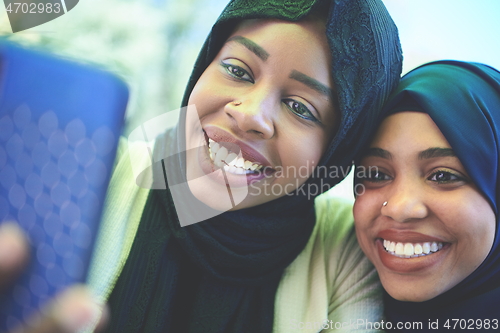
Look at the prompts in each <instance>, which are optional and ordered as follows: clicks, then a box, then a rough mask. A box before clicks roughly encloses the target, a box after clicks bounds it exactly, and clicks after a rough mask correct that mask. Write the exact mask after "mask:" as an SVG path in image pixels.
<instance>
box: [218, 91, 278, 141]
mask: <svg viewBox="0 0 500 333" xmlns="http://www.w3.org/2000/svg"><path fill="white" fill-rule="evenodd" d="M255 95H256V94H254V95H250V96H245V97H243V98H241V99H238V98H234V99H232V100H231V101H230V102H229V103H227V104H226V106H225V113H226V114H227V115H228V117H229V118H231V120H232V121H233V124H234V126H235V127H237V130H239V131H241V132H242V136H252V137H256V136H257V137H260V138H262V139H270V138H272V137H273V136H274V134H275V128H274V119H273V118H274V114H273V110H275V108H276V107H275V106H274V105H273V103H274V101H273V99H272V98H271V97H272V96H255Z"/></svg>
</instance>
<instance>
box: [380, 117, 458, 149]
mask: <svg viewBox="0 0 500 333" xmlns="http://www.w3.org/2000/svg"><path fill="white" fill-rule="evenodd" d="M371 146H372V147H380V148H384V149H387V150H389V151H405V152H408V151H410V150H419V151H421V150H424V149H427V148H430V147H441V148H451V146H450V144H449V143H448V141H447V140H446V138H445V137H444V135H443V133H442V132H441V131H440V130H439V127H437V125H436V123H435V122H434V121H433V120H432V118H431V117H430V116H429V115H428V114H427V113H423V112H413V111H404V112H398V113H395V114H392V115H390V116H389V117H387V118H385V120H384V121H383V122H382V124H381V125H380V127H379V129H378V131H377V134H376V135H375V138H374V139H373V141H372V143H371Z"/></svg>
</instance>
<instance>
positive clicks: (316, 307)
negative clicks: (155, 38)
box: [90, 0, 402, 333]
mask: <svg viewBox="0 0 500 333" xmlns="http://www.w3.org/2000/svg"><path fill="white" fill-rule="evenodd" d="M401 58H402V57H401V49H400V45H399V39H398V34H397V30H396V27H395V26H394V23H393V22H392V20H391V18H390V16H389V14H388V13H387V11H386V9H385V7H384V6H383V4H382V2H381V1H379V0H337V1H333V0H332V1H329V0H302V1H267V0H266V1H264V0H234V1H231V2H230V3H229V5H228V6H227V7H226V9H225V10H224V12H223V13H222V15H221V16H220V18H219V19H218V21H217V23H216V24H215V25H214V27H213V29H212V31H211V33H210V35H209V37H208V38H207V41H206V43H205V45H204V47H203V48H202V50H201V52H200V55H199V57H198V60H197V62H196V64H195V66H194V69H193V73H192V76H191V78H190V81H189V83H188V87H187V89H186V93H185V97H184V101H183V106H187V105H188V104H189V105H195V106H196V108H197V111H198V116H199V119H200V123H201V125H200V126H201V128H200V130H198V133H199V134H201V133H202V134H203V136H202V140H199V141H198V142H199V143H200V142H201V148H198V147H197V148H196V149H195V152H196V153H197V155H196V156H195V158H194V159H190V158H191V157H190V155H189V152H188V153H186V154H184V153H179V154H178V155H174V156H173V157H172V158H167V159H165V160H163V161H162V162H161V163H162V164H161V170H160V171H162V170H166V173H167V177H166V178H167V180H168V183H169V188H167V189H156V190H151V191H146V190H144V189H141V190H139V189H137V186H136V184H135V182H133V183H132V185H130V186H128V185H127V184H129V183H130V178H127V177H129V175H128V174H126V167H125V166H124V165H125V164H124V163H119V164H118V166H117V168H116V171H115V174H114V175H113V180H112V181H111V187H110V194H109V196H108V202H107V208H106V213H105V215H104V218H103V226H102V229H101V235H100V238H99V239H98V242H97V252H96V253H97V255H96V256H95V258H94V263H93V267H92V269H91V274H90V284H91V285H92V286H93V287H94V288H95V290H96V292H97V293H98V294H99V297H100V298H101V301H102V302H106V301H107V300H109V304H110V309H111V320H110V327H109V328H108V331H109V332H120V333H123V332H174V333H177V332H203V333H207V332H238V333H240V332H252V333H254V332H259V333H265V332H272V331H275V332H287V333H288V332H292V331H294V330H298V331H301V330H302V329H304V328H305V327H308V330H309V331H315V330H316V331H318V330H320V329H321V327H320V326H321V325H322V322H323V320H326V319H327V318H328V317H327V316H328V315H329V314H330V313H334V312H335V310H337V309H339V310H338V317H339V320H340V319H343V317H342V316H343V315H344V314H343V313H342V311H343V309H344V308H343V307H342V300H344V301H345V303H346V305H350V304H352V303H356V302H361V303H362V302H363V300H364V298H365V297H368V298H370V297H374V295H375V294H376V293H375V292H374V290H376V286H377V282H376V280H375V279H374V272H373V270H372V267H371V266H370V265H369V264H368V263H367V262H366V261H365V260H364V258H363V257H362V256H361V255H360V251H358V250H359V249H358V248H357V247H356V245H355V242H351V243H349V245H352V247H349V248H347V247H344V248H340V249H339V251H338V253H337V255H338V258H339V261H338V262H337V261H336V260H335V261H333V260H332V258H333V256H330V253H322V254H321V255H322V256H323V255H324V257H320V255H319V254H317V253H316V252H314V251H316V250H318V249H319V248H320V247H319V242H321V246H323V244H327V245H325V247H321V250H323V249H328V243H329V242H331V240H330V239H328V238H327V237H331V239H332V240H333V239H334V238H335V239H337V240H339V241H341V240H342V237H340V236H339V235H340V234H338V235H337V234H335V233H332V234H331V235H329V236H325V235H323V234H321V233H320V234H318V232H316V231H315V230H316V229H315V221H316V219H315V218H316V216H315V211H314V200H313V199H314V198H315V197H316V196H317V195H318V194H320V193H321V192H323V191H325V190H327V189H328V188H330V187H332V186H334V185H335V184H337V183H338V182H339V181H340V180H342V178H343V177H342V176H337V177H328V175H329V174H328V175H325V174H324V173H323V174H318V175H315V174H313V168H314V166H322V167H332V168H333V167H335V168H343V169H344V170H345V169H347V168H348V167H349V166H350V165H351V163H352V158H353V156H354V153H355V152H356V151H357V149H358V148H359V147H360V146H361V145H362V144H363V142H364V140H365V139H366V138H368V135H369V134H370V133H371V132H372V131H373V130H374V129H373V126H372V124H373V119H375V117H376V116H377V113H378V112H379V110H380V109H381V106H382V104H383V102H384V101H385V99H386V98H387V96H388V95H389V94H390V92H391V90H392V89H393V88H394V87H395V86H396V84H397V82H398V80H399V75H400V71H401V60H402V59H401ZM305 74H307V75H305ZM188 110H189V108H188ZM188 112H189V111H188ZM187 118H188V116H185V117H184V115H182V116H181V118H180V120H179V125H178V126H177V127H176V128H175V129H174V130H169V131H167V134H166V135H165V136H164V137H163V139H157V140H156V142H157V144H156V146H155V148H154V149H155V153H157V152H158V151H160V152H161V153H162V155H161V156H169V154H168V152H171V151H174V152H175V151H177V152H179V151H180V152H185V151H186V150H187V147H190V146H189V144H188V141H189V140H187V139H186V137H189V135H188V133H186V132H189V131H190V130H191V127H190V125H186V124H188V123H189V122H188V120H187ZM214 142H216V143H219V142H229V143H233V144H237V145H238V146H239V148H241V151H242V154H243V159H245V160H247V161H243V162H242V163H241V165H239V166H236V165H235V166H234V167H235V168H234V169H233V171H231V170H232V169H231V168H230V167H229V166H228V165H227V167H228V168H227V170H226V171H227V172H226V174H225V176H227V177H228V179H231V180H236V181H237V180H241V179H242V178H244V183H245V185H246V184H247V181H248V179H250V180H249V182H250V183H251V185H252V186H249V187H253V188H256V189H258V190H260V189H262V190H265V188H264V187H261V185H262V184H265V183H266V181H268V180H269V179H270V180H269V182H270V183H272V184H273V185H279V186H281V188H283V187H286V188H287V189H289V188H291V189H292V190H290V191H289V193H288V195H286V194H285V193H284V192H282V191H281V192H280V193H279V194H276V195H275V194H274V193H272V194H268V195H248V196H247V197H245V200H243V201H242V203H240V204H238V205H237V206H236V207H233V208H232V209H231V211H226V212H223V213H221V212H222V211H224V210H225V209H220V208H219V207H218V206H217V205H218V204H219V201H218V200H215V201H214V200H212V199H214V198H217V196H216V195H214V191H213V189H215V188H217V187H218V186H219V187H220V185H223V186H222V187H223V188H224V190H226V183H225V182H224V183H223V184H221V180H222V179H223V178H222V177H215V178H216V179H215V180H210V182H208V184H209V187H208V189H206V190H204V192H203V191H202V192H201V193H202V194H201V195H200V194H199V192H196V191H195V190H193V188H194V187H192V186H191V183H189V182H190V181H192V180H193V179H195V180H196V179H198V178H191V177H190V172H191V171H193V170H191V169H192V168H194V169H195V170H194V172H198V171H200V170H199V169H201V170H202V172H204V173H205V174H209V173H210V172H208V173H207V172H206V169H208V170H209V171H214V172H213V173H214V174H215V173H217V172H221V167H223V166H222V165H220V162H221V161H220V160H221V159H223V158H226V156H229V155H230V154H229V155H228V152H227V149H232V148H227V147H226V146H224V145H223V144H221V145H222V146H224V149H225V150H226V151H225V154H224V157H223V158H222V157H221V158H219V160H218V157H219V156H220V155H219V152H220V151H221V150H222V148H221V147H220V146H219V145H218V144H217V145H215V144H214ZM209 147H210V149H211V150H210V152H211V153H216V154H217V158H215V157H213V156H212V157H208V156H209V155H208V153H207V151H208V148H209ZM216 150H217V151H216ZM165 152H167V153H165ZM129 153H130V154H132V153H131V152H130V149H129ZM199 156H201V157H199ZM197 158H198V160H197ZM131 159H132V160H133V161H135V159H134V158H131ZM210 159H212V160H213V161H211V160H210ZM200 161H201V162H200ZM247 162H254V163H253V164H249V165H247ZM228 163H229V161H228ZM228 163H226V164H228ZM308 163H309V164H308ZM242 165H244V168H245V170H243V167H242ZM275 166H278V167H288V166H291V167H295V168H296V169H297V168H300V167H302V166H306V167H309V168H310V169H309V171H308V174H307V175H306V176H297V177H288V178H286V177H282V176H281V177H278V176H277V172H275V171H276V169H277V167H275ZM252 167H253V169H251V168H252ZM257 167H259V168H260V167H263V168H264V170H265V172H264V173H263V174H264V175H265V178H267V179H262V177H261V178H258V176H259V175H258V174H257V172H253V171H254V170H255V168H257ZM236 168H239V170H237V169H236ZM124 170H125V171H124ZM300 170H301V169H299V171H300ZM241 174H243V176H241ZM273 174H274V175H275V176H274V178H272V175H273ZM245 175H248V176H247V177H248V179H247V178H245ZM225 176H224V177H225ZM161 177H163V173H161V172H160V178H161ZM252 177H256V178H258V179H252ZM205 178H206V177H205ZM205 178H204V179H205ZM200 179H201V177H200ZM254 180H257V181H255V182H254ZM163 181H164V180H163ZM172 182H173V183H174V184H175V185H176V186H177V185H179V186H184V188H185V189H187V190H186V191H185V192H184V194H185V197H183V199H182V201H183V202H188V203H193V202H197V201H199V202H202V204H204V205H206V206H207V207H208V206H209V208H213V209H215V210H219V214H218V215H217V214H214V215H212V216H213V217H211V218H209V219H207V220H205V221H202V222H200V223H196V224H191V225H188V226H184V227H182V226H181V225H180V224H179V219H180V218H179V216H180V214H179V209H178V208H179V207H178V205H175V206H174V201H173V198H172V197H173V196H174V195H173V194H172V195H171V193H173V191H174V190H173V186H172V185H171V184H172ZM187 184H188V185H189V186H188V185H187ZM204 184H205V183H204ZM127 186H128V187H127ZM301 186H302V187H301ZM240 187H244V186H240ZM235 188H236V187H231V192H232V193H233V194H234V192H236V191H237V190H238V189H235ZM304 188H305V189H306V191H301V190H300V189H304ZM309 188H314V189H315V191H314V192H311V191H307V189H309ZM316 189H317V190H316ZM295 190H297V191H295ZM174 199H175V198H174ZM199 206H200V205H198V207H199ZM188 208H190V207H188ZM187 210H188V213H193V214H196V213H198V209H194V208H190V209H187ZM349 211H350V209H348V210H345V209H342V210H340V209H339V210H338V211H335V212H333V213H332V214H333V215H331V216H339V218H338V219H337V220H334V221H328V223H329V224H330V225H331V226H337V225H338V226H339V228H340V226H341V225H342V226H343V224H342V221H344V220H345V221H347V222H348V224H346V225H347V226H348V227H349V226H351V224H350V223H351V220H350V219H349V217H350V215H349V213H348V212H349ZM340 216H342V219H341V218H340ZM326 222H327V221H326V220H325V221H324V223H325V224H326ZM322 228H323V227H322ZM344 234H345V233H343V234H342V235H344ZM123 235H125V236H123ZM311 235H315V238H314V239H312V237H311ZM120 237H122V238H123V241H120ZM311 239H312V241H313V243H310V240H311ZM350 239H352V238H350ZM316 240H317V243H314V242H315V241H316ZM309 245H310V247H311V248H313V249H315V250H314V251H313V250H311V252H308V253H305V254H304V255H301V254H302V253H304V248H306V246H309ZM348 249H349V250H348ZM296 260H299V261H300V260H302V261H301V264H300V265H299V266H296V265H295V264H294V263H295V261H296ZM341 260H343V261H341ZM331 261H333V262H331ZM313 262H318V265H313V264H312V263H313ZM320 264H321V265H320ZM337 264H338V265H339V266H336V265H337ZM350 264H352V265H350ZM328 265H329V267H330V269H331V270H332V271H328V272H323V271H322V269H325V270H326V267H327V266H328ZM341 265H345V270H344V271H342V270H341V269H340V268H339V269H338V270H335V268H334V267H340V266H341ZM290 267H295V270H292V269H291V268H290ZM297 267H298V268H297ZM308 270H311V272H308ZM348 271H349V272H355V274H353V275H350V273H348ZM297 275H303V276H304V280H300V279H298V280H297V283H296V284H293V286H292V287H291V289H286V288H285V289H286V290H291V292H289V293H288V295H287V296H289V298H286V297H281V298H280V297H278V295H279V294H280V290H282V288H283V286H284V285H285V284H287V283H288V282H287V281H292V280H293V281H295V280H294V277H295V276H297ZM310 277H315V278H314V279H311V280H308V279H309V278H310ZM316 277H317V278H316ZM328 279H331V280H328ZM306 281H307V282H306ZM313 284H314V285H313ZM327 285H329V286H330V285H335V287H332V289H335V290H332V291H331V293H330V292H327V291H326V290H327V287H326V286H327ZM288 286H290V284H289V283H288ZM309 287H310V288H313V287H314V288H316V291H317V295H311V294H309V293H308V291H306V292H303V290H306V289H307V288H309ZM280 288H281V289H280ZM307 290H309V289H307ZM360 290H361V291H360ZM323 291H325V292H323ZM359 293H363V297H359ZM333 295H335V296H333ZM348 295H350V296H348ZM330 297H331V299H330ZM349 297H350V298H349ZM315 299H321V302H320V303H316V302H314V300H315ZM286 300H291V301H286ZM294 301H295V302H297V304H295V303H294ZM329 302H332V303H334V302H335V303H334V304H335V305H334V306H332V308H331V309H330V308H329ZM285 307H288V308H289V309H295V308H297V309H300V311H297V312H293V311H292V312H293V313H294V314H295V313H298V315H299V316H301V317H300V318H298V317H293V316H290V315H289V316H288V317H286V318H287V319H286V320H284V319H283V318H284V317H283V316H281V315H280V316H278V315H276V314H278V313H282V312H283V309H284V308H285ZM285 312H286V311H285ZM302 316H304V317H305V318H319V320H318V321H317V322H316V323H315V324H314V323H304V322H302V318H303V317H302ZM308 316H309V317H308ZM289 319H290V320H292V319H293V320H296V321H297V322H294V323H292V322H290V321H289ZM280 320H281V321H280ZM299 321H300V322H299ZM292 324H295V325H292ZM311 325H314V326H315V327H311ZM318 325H319V329H318ZM302 331H303V330H302Z"/></svg>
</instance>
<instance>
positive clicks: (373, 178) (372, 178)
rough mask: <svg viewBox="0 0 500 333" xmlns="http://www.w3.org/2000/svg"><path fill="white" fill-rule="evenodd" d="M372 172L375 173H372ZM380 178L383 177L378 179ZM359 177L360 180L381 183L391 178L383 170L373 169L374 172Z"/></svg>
mask: <svg viewBox="0 0 500 333" xmlns="http://www.w3.org/2000/svg"><path fill="white" fill-rule="evenodd" d="M374 173H375V174H376V175H374ZM380 178H384V179H380ZM359 179H361V180H362V181H368V182H370V183H382V182H385V181H388V180H391V177H389V176H388V175H387V174H385V173H383V172H380V171H374V172H370V173H368V174H367V176H366V177H359Z"/></svg>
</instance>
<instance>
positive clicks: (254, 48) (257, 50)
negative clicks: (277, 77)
mask: <svg viewBox="0 0 500 333" xmlns="http://www.w3.org/2000/svg"><path fill="white" fill-rule="evenodd" d="M227 41H228V42H232V41H235V42H238V43H240V44H241V45H243V46H244V47H246V48H247V49H248V50H250V51H251V52H252V53H254V54H255V55H256V56H257V57H259V58H260V59H262V61H266V60H267V58H269V53H268V52H267V51H266V50H264V49H263V48H262V46H260V45H258V44H256V43H254V42H253V41H251V40H250V39H248V38H245V37H243V36H233V37H231V38H229V39H228V40H227Z"/></svg>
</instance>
